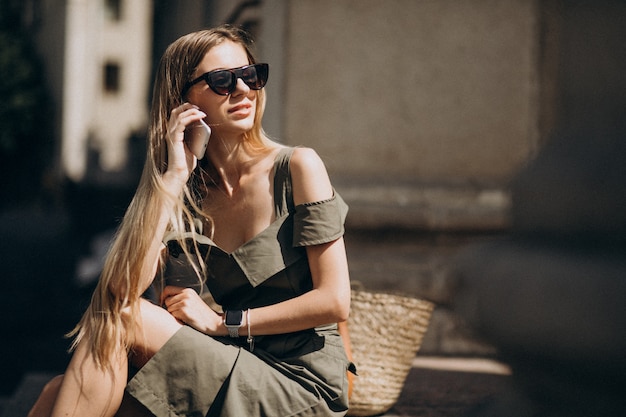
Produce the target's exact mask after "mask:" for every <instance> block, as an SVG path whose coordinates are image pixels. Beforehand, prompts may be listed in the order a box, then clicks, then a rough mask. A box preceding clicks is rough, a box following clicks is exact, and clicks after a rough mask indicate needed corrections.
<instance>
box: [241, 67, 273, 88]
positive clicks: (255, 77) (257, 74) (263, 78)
mask: <svg viewBox="0 0 626 417" xmlns="http://www.w3.org/2000/svg"><path fill="white" fill-rule="evenodd" d="M267 73H268V66H267V64H256V65H250V66H249V67H246V68H243V69H242V70H241V75H240V76H241V79H242V80H243V82H244V83H246V84H247V85H248V87H250V88H251V89H253V90H260V89H261V88H263V87H264V86H265V83H266V82H267Z"/></svg>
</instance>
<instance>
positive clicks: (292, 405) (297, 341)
mask: <svg viewBox="0 0 626 417" xmlns="http://www.w3.org/2000/svg"><path fill="white" fill-rule="evenodd" d="M292 153H293V148H286V149H283V150H281V151H280V152H279V154H278V156H277V157H276V161H275V165H274V203H275V210H276V220H275V221H274V222H273V223H272V224H271V225H270V226H269V227H268V228H267V229H265V230H264V231H263V232H261V233H259V234H258V235H257V236H256V237H254V238H253V239H251V240H250V241H248V242H246V243H245V244H243V245H242V246H241V247H239V248H238V249H237V250H235V251H234V252H232V253H226V252H224V251H223V250H221V249H220V248H219V247H218V246H216V245H215V244H214V243H213V242H212V241H211V240H210V239H208V238H204V236H201V237H200V239H197V240H198V241H199V242H200V244H201V246H202V248H203V249H205V250H206V252H205V253H207V261H206V262H207V268H208V277H207V282H206V284H207V286H208V288H209V289H210V291H211V294H212V296H213V297H214V299H215V301H216V302H217V303H219V304H220V305H221V306H222V307H223V309H224V310H246V309H248V308H255V307H261V306H266V305H270V304H275V303H279V302H281V301H284V300H287V299H290V298H293V297H297V296H299V295H301V294H303V293H305V292H307V291H309V290H311V289H312V279H311V271H310V269H309V265H308V260H307V256H306V249H305V246H308V245H317V244H322V243H326V242H331V241H333V240H335V239H337V238H339V237H341V236H342V235H343V233H344V220H345V216H346V213H347V206H346V204H345V203H344V201H343V200H342V199H341V197H340V196H339V195H338V194H336V193H335V195H334V196H333V197H332V198H330V199H328V200H325V201H318V202H313V203H308V204H302V205H298V206H294V204H293V197H292V192H291V177H290V172H289V161H290V158H291V155H292ZM169 246H170V249H171V250H170V255H169V256H177V255H178V253H177V252H176V250H175V249H174V248H173V247H172V245H171V244H170V245H169ZM181 258H186V257H185V256H184V255H183V256H181ZM251 322H252V326H254V316H252V318H251ZM240 333H243V334H244V336H242V337H240V338H228V337H212V336H207V335H205V334H203V333H200V332H198V331H196V330H194V329H192V328H191V327H188V326H185V327H183V328H182V329H181V330H179V331H178V332H177V333H176V334H175V335H174V336H173V337H172V338H171V339H170V340H169V341H168V342H167V343H166V345H165V346H164V347H163V348H162V349H161V350H160V351H159V352H157V354H156V355H155V356H154V357H153V358H152V359H151V360H150V361H149V362H148V363H147V364H146V365H145V366H144V367H143V368H141V369H140V370H139V371H138V373H137V374H136V375H135V376H134V377H133V378H132V379H131V380H130V381H129V383H128V387H127V392H128V393H129V394H130V395H132V396H133V397H135V398H136V399H137V400H139V401H140V402H141V403H142V404H144V405H145V406H146V407H147V408H148V409H149V410H150V411H151V412H152V413H154V414H155V415H156V416H158V417H161V416H232V417H253V416H272V417H275V416H278V417H286V416H342V415H345V413H346V411H347V409H348V400H347V378H346V371H347V370H349V369H352V366H353V365H352V364H350V363H349V362H348V360H347V359H346V355H345V350H344V347H343V344H342V341H341V337H340V336H339V334H338V332H337V326H336V324H329V325H326V326H322V327H319V328H315V329H308V330H303V331H299V332H295V333H288V334H280V335H270V336H257V337H255V338H254V346H253V349H251V347H250V346H249V344H248V343H247V341H246V336H245V333H246V330H245V329H241V331H240Z"/></svg>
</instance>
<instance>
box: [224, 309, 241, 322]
mask: <svg viewBox="0 0 626 417" xmlns="http://www.w3.org/2000/svg"><path fill="white" fill-rule="evenodd" d="M242 322H243V311H241V310H227V311H226V320H224V323H225V324H226V325H227V326H240V325H241V323H242Z"/></svg>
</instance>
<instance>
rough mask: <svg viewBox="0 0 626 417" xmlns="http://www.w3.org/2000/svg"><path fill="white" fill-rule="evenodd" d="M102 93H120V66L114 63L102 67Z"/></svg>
mask: <svg viewBox="0 0 626 417" xmlns="http://www.w3.org/2000/svg"><path fill="white" fill-rule="evenodd" d="M104 91H105V92H107V93H117V92H118V91H120V66H119V65H118V64H117V63H114V62H107V63H106V64H105V65H104Z"/></svg>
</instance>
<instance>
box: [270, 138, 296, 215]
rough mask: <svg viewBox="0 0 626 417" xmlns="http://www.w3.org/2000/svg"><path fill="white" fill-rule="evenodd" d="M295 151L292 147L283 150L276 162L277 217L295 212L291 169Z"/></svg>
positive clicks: (275, 199) (279, 152)
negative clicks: (292, 156)
mask: <svg viewBox="0 0 626 417" xmlns="http://www.w3.org/2000/svg"><path fill="white" fill-rule="evenodd" d="M294 149H295V148H292V147H288V148H283V149H281V150H280V151H278V155H276V159H275V160H274V210H275V212H276V216H277V217H280V216H282V215H284V214H286V213H287V212H293V211H294V204H293V194H292V190H291V170H290V168H289V163H290V162H291V155H293V151H294Z"/></svg>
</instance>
